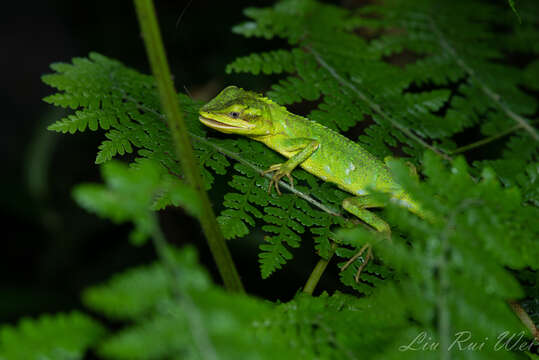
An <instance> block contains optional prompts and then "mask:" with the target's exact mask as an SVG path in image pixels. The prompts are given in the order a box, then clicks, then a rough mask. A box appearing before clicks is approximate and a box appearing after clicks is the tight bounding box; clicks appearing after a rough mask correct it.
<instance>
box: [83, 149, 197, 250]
mask: <svg viewBox="0 0 539 360" xmlns="http://www.w3.org/2000/svg"><path fill="white" fill-rule="evenodd" d="M102 170H103V178H104V179H105V183H106V186H104V185H101V184H80V185H78V186H77V187H75V189H73V197H74V198H75V200H76V201H77V202H78V204H79V205H80V206H81V207H83V208H85V209H86V210H88V211H91V212H94V213H96V214H97V215H99V216H101V217H104V218H108V219H111V220H112V221H114V222H117V223H123V222H127V221H130V222H133V223H134V224H135V229H134V230H133V232H132V233H131V240H132V241H133V242H134V243H135V244H141V243H142V242H144V241H145V240H146V239H147V238H148V237H150V236H151V235H152V233H153V232H154V231H155V227H156V224H154V220H153V216H152V215H150V214H151V213H150V210H161V209H164V208H165V207H166V206H168V205H174V206H182V207H183V208H185V209H186V210H187V211H188V212H189V213H190V214H192V215H198V214H200V212H201V210H200V202H199V199H198V198H197V195H196V193H195V192H194V190H193V189H192V188H190V187H188V186H187V185H185V184H184V183H182V182H180V181H179V180H178V179H177V178H176V177H174V176H172V175H170V174H169V173H166V172H165V169H164V168H163V167H160V166H159V165H158V164H157V163H155V162H153V161H152V160H149V159H141V160H139V161H138V162H137V163H134V164H133V166H132V167H131V168H128V167H127V166H126V165H125V164H122V163H120V162H118V161H111V162H108V163H107V164H105V165H103V167H102Z"/></svg>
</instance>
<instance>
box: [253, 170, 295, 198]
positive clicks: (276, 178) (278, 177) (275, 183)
mask: <svg viewBox="0 0 539 360" xmlns="http://www.w3.org/2000/svg"><path fill="white" fill-rule="evenodd" d="M282 165H283V164H274V165H271V166H270V167H269V169H268V170H265V171H263V172H262V174H261V175H262V176H264V175H266V174H269V173H271V172H275V174H273V176H272V177H271V180H270V183H269V186H268V193H271V187H272V185H273V186H274V187H275V190H276V191H277V194H279V195H282V194H281V190H280V189H279V181H280V180H281V179H282V177H283V176H286V177H287V178H288V181H289V182H290V186H292V188H294V179H293V178H292V176H291V175H290V172H289V171H283V170H282Z"/></svg>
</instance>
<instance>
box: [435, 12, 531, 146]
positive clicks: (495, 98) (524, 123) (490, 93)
mask: <svg viewBox="0 0 539 360" xmlns="http://www.w3.org/2000/svg"><path fill="white" fill-rule="evenodd" d="M429 20H430V25H431V28H432V30H433V32H434V33H435V34H436V36H438V39H439V40H440V45H441V46H442V47H443V48H444V49H445V50H446V51H447V52H448V53H449V54H451V56H452V57H453V58H454V59H455V61H456V63H457V65H458V66H460V67H461V68H462V70H464V71H465V72H466V73H467V74H468V76H470V77H471V78H472V79H473V80H474V81H475V82H476V83H477V84H478V85H479V88H480V89H481V90H482V91H483V92H484V93H485V95H487V97H489V98H490V99H491V100H492V102H494V104H496V105H497V106H498V107H499V108H500V109H501V110H502V111H503V112H504V113H505V115H507V116H508V117H510V118H511V119H513V120H514V121H515V122H516V123H517V124H518V125H519V126H520V127H522V128H523V129H524V130H526V131H527V132H528V133H529V134H530V136H531V137H532V138H533V139H534V140H535V141H538V140H539V134H537V131H536V130H535V129H534V127H533V126H531V125H530V123H531V121H530V120H528V119H526V118H524V117H523V116H520V115H519V114H517V113H515V112H514V111H513V110H511V109H510V108H509V107H508V106H507V105H506V104H505V103H504V102H502V100H501V99H502V97H501V95H500V94H498V93H496V92H495V91H494V90H492V89H491V88H490V87H489V86H488V85H487V84H486V83H485V82H484V81H483V80H481V78H479V76H478V75H477V73H476V72H475V70H474V69H472V68H471V67H470V66H469V65H468V64H467V63H466V62H464V60H462V58H461V57H460V56H459V55H458V54H457V51H456V50H455V48H453V47H452V46H451V45H450V44H449V42H448V41H447V39H446V38H445V36H444V35H443V34H442V32H441V31H440V29H439V28H438V26H437V25H436V23H435V22H434V20H433V19H432V17H430V18H429Z"/></svg>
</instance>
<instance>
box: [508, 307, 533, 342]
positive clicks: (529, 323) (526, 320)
mask: <svg viewBox="0 0 539 360" xmlns="http://www.w3.org/2000/svg"><path fill="white" fill-rule="evenodd" d="M509 306H511V309H513V311H514V312H515V314H516V315H517V316H518V318H519V319H520V321H522V324H524V326H526V327H527V328H528V330H530V333H531V334H532V336H533V338H534V339H535V340H537V341H539V330H538V329H537V327H536V326H535V324H534V323H533V320H532V319H531V318H530V315H528V313H527V312H526V310H524V309H523V308H522V306H520V304H519V303H518V302H516V301H509Z"/></svg>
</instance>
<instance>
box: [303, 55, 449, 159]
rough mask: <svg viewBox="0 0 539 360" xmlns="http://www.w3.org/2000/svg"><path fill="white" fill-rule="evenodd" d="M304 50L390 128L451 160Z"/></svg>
mask: <svg viewBox="0 0 539 360" xmlns="http://www.w3.org/2000/svg"><path fill="white" fill-rule="evenodd" d="M305 49H307V51H309V52H310V53H311V54H312V55H313V56H314V58H315V59H316V62H318V64H319V65H320V66H321V67H323V68H324V69H326V70H327V71H328V72H329V73H330V74H331V76H333V78H335V80H337V82H339V84H341V85H343V86H346V87H348V88H349V89H350V90H352V91H353V92H354V93H355V94H356V95H357V96H358V97H359V98H360V99H361V100H363V101H364V102H366V103H367V105H369V107H370V108H371V109H372V110H373V111H374V112H375V113H377V114H378V115H380V116H381V117H383V118H384V119H385V120H387V121H388V122H389V123H390V124H391V125H392V126H394V127H395V128H397V129H399V130H400V131H402V133H403V134H405V135H406V136H408V137H409V138H410V139H412V140H414V141H416V142H417V143H419V144H421V145H422V146H423V147H425V148H427V149H430V150H432V151H434V152H435V153H436V154H438V155H439V156H441V157H443V158H444V159H446V160H449V161H451V160H452V159H451V157H450V156H449V155H447V154H445V153H443V152H441V151H440V150H438V149H437V148H435V147H434V146H432V145H430V144H428V143H427V142H425V140H423V139H421V138H420V137H419V136H417V135H416V134H414V133H413V132H412V131H411V130H410V129H408V128H406V127H405V126H403V125H401V124H400V123H399V122H397V121H396V120H395V119H393V117H391V116H390V115H389V114H387V113H386V112H385V111H383V110H382V107H381V106H380V105H378V104H377V103H375V102H374V101H372V100H371V99H370V98H369V97H368V96H367V95H365V94H364V93H363V92H362V91H361V90H359V89H358V88H357V87H356V86H354V84H352V83H350V82H349V81H347V80H346V79H344V78H343V77H342V76H341V75H339V73H338V72H337V71H336V70H335V69H334V68H333V67H331V65H329V64H328V63H327V62H326V61H325V60H324V59H323V58H322V56H321V55H320V54H319V53H318V52H317V51H316V50H314V49H313V48H311V47H309V46H305Z"/></svg>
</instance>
